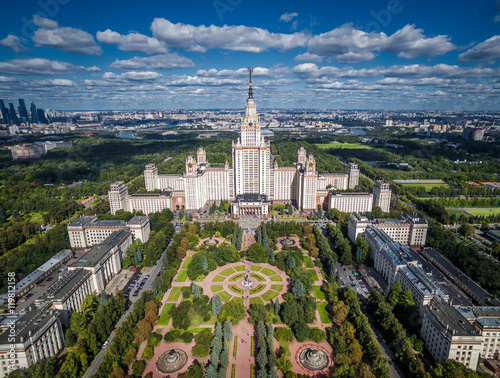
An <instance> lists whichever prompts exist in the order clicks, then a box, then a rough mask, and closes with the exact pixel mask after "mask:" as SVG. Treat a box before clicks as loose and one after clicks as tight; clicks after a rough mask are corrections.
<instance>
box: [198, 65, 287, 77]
mask: <svg viewBox="0 0 500 378" xmlns="http://www.w3.org/2000/svg"><path fill="white" fill-rule="evenodd" d="M288 73H289V69H288V68H287V67H279V66H277V67H272V68H266V67H254V68H253V72H252V76H254V77H269V78H276V77H283V76H285V75H287V74H288ZM196 75H197V76H202V77H235V76H242V77H248V69H247V68H239V69H237V70H216V69H215V68H211V69H209V70H198V72H196Z"/></svg>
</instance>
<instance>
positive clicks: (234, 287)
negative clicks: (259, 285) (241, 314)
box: [228, 285, 243, 294]
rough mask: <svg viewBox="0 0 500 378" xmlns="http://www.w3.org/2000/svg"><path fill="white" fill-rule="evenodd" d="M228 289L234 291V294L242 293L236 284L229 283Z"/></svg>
mask: <svg viewBox="0 0 500 378" xmlns="http://www.w3.org/2000/svg"><path fill="white" fill-rule="evenodd" d="M228 288H229V290H231V291H234V292H235V293H236V294H243V290H242V289H240V288H239V287H238V286H236V285H229V286H228Z"/></svg>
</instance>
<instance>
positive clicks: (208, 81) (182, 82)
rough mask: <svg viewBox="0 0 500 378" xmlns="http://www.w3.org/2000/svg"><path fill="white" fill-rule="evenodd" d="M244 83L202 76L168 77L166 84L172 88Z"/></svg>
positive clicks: (242, 81) (237, 80) (242, 80)
mask: <svg viewBox="0 0 500 378" xmlns="http://www.w3.org/2000/svg"><path fill="white" fill-rule="evenodd" d="M244 82H245V80H244V79H235V78H218V77H204V76H188V75H182V76H170V77H169V81H168V84H169V85H173V86H187V85H189V86H192V85H199V86H207V85H208V86H211V85H213V86H221V85H240V84H243V83H244Z"/></svg>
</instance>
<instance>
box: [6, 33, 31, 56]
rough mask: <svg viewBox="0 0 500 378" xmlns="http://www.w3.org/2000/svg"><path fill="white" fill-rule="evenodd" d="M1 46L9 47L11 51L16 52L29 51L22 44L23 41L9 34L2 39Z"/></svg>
mask: <svg viewBox="0 0 500 378" xmlns="http://www.w3.org/2000/svg"><path fill="white" fill-rule="evenodd" d="M0 46H3V47H8V48H9V49H12V50H14V51H15V52H25V51H28V48H27V47H26V46H24V45H23V44H22V42H21V40H20V39H19V38H18V37H16V36H15V35H12V34H9V35H8V36H7V37H5V38H4V39H0Z"/></svg>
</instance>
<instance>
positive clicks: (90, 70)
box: [85, 66, 101, 72]
mask: <svg viewBox="0 0 500 378" xmlns="http://www.w3.org/2000/svg"><path fill="white" fill-rule="evenodd" d="M100 70H101V69H100V68H99V67H97V66H92V67H87V68H85V71H87V72H99V71H100Z"/></svg>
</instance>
